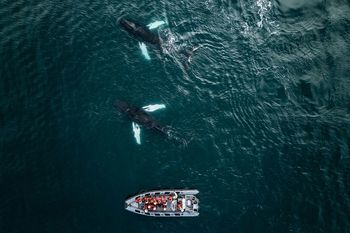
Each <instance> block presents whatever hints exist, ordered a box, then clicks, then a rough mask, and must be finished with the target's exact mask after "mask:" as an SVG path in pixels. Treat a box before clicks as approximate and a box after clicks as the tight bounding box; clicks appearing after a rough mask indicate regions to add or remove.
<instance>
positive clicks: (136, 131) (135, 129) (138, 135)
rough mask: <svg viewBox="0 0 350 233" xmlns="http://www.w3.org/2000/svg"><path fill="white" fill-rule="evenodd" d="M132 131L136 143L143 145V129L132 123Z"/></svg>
mask: <svg viewBox="0 0 350 233" xmlns="http://www.w3.org/2000/svg"><path fill="white" fill-rule="evenodd" d="M132 131H133V132H134V138H135V139H136V143H137V144H139V145H141V128H140V126H139V125H138V124H136V123H135V122H133V123H132Z"/></svg>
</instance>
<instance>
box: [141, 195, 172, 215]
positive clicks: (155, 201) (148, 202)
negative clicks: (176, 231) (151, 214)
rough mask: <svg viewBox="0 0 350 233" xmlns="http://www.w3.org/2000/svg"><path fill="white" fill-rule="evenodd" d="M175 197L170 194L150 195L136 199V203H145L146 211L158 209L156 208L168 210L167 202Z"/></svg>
mask: <svg viewBox="0 0 350 233" xmlns="http://www.w3.org/2000/svg"><path fill="white" fill-rule="evenodd" d="M172 200H173V197H172V196H171V195H170V196H149V197H139V198H137V199H136V203H143V204H144V211H145V212H146V213H147V212H148V211H156V210H163V211H166V210H167V202H168V201H170V202H171V201H172Z"/></svg>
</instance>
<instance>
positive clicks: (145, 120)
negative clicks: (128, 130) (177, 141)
mask: <svg viewBox="0 0 350 233" xmlns="http://www.w3.org/2000/svg"><path fill="white" fill-rule="evenodd" d="M113 105H114V107H115V108H116V109H117V110H119V111H120V112H121V113H124V114H125V115H127V116H128V117H129V119H131V120H132V121H133V122H135V123H137V124H139V125H142V126H145V127H146V128H148V129H152V130H154V131H157V132H159V133H161V134H164V135H166V136H169V132H168V129H167V128H166V127H164V126H161V125H160V124H158V122H157V121H156V120H155V119H154V118H153V117H152V116H151V115H149V114H148V113H147V112H146V111H145V110H143V109H142V108H139V107H135V106H132V105H130V104H128V103H126V102H124V101H121V100H116V101H115V102H114V103H113Z"/></svg>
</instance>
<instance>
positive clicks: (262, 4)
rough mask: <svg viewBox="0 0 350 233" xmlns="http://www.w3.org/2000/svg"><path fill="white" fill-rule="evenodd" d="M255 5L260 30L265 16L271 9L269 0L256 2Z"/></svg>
mask: <svg viewBox="0 0 350 233" xmlns="http://www.w3.org/2000/svg"><path fill="white" fill-rule="evenodd" d="M256 5H257V6H258V7H259V10H258V13H259V17H260V21H259V22H258V23H257V25H258V27H260V28H262V27H263V23H264V21H266V16H267V14H268V12H269V11H270V10H271V8H272V3H271V2H270V1H269V0H258V1H257V3H256Z"/></svg>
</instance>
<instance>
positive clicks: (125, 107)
mask: <svg viewBox="0 0 350 233" xmlns="http://www.w3.org/2000/svg"><path fill="white" fill-rule="evenodd" d="M113 105H114V107H115V108H116V109H118V110H119V111H120V112H128V111H129V109H130V105H129V104H128V103H126V102H125V101H122V100H116V101H114V104H113Z"/></svg>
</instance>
